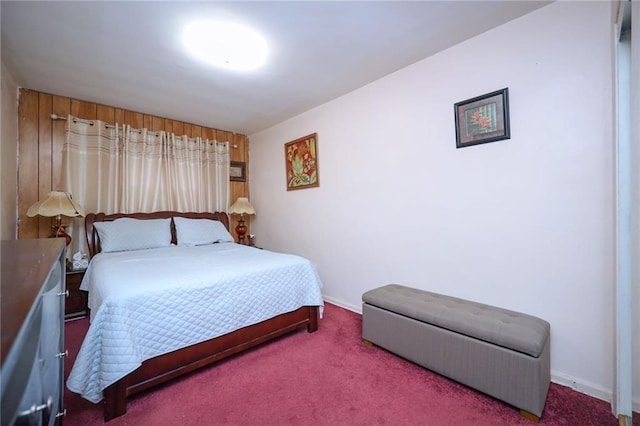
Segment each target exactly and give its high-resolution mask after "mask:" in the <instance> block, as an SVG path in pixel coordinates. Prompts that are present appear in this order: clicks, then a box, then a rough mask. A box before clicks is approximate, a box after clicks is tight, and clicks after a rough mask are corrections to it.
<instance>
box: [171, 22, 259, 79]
mask: <svg viewBox="0 0 640 426" xmlns="http://www.w3.org/2000/svg"><path fill="white" fill-rule="evenodd" d="M182 40H183V43H184V45H185V46H186V48H187V50H188V51H189V53H191V54H192V55H194V56H195V57H197V58H198V59H200V60H202V61H204V62H206V63H208V64H211V65H214V66H217V67H222V68H227V69H233V70H242V71H246V70H252V69H255V68H259V67H260V66H261V65H263V64H264V62H265V60H266V59H267V43H266V41H265V40H264V38H262V36H261V35H260V34H258V33H257V32H255V31H253V30H251V29H249V28H246V27H243V26H241V25H238V24H234V23H229V22H222V21H196V22H192V23H190V24H189V25H187V26H186V27H185V30H184V33H183V38H182Z"/></svg>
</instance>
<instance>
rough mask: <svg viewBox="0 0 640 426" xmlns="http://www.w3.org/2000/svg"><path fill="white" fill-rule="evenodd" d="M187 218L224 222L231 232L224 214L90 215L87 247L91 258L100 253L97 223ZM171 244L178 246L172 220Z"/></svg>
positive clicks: (86, 223) (88, 217)
mask: <svg viewBox="0 0 640 426" xmlns="http://www.w3.org/2000/svg"><path fill="white" fill-rule="evenodd" d="M176 216H178V217H186V218H189V219H212V220H218V221H220V222H222V223H223V224H224V226H225V228H227V230H229V216H227V214H226V213H224V212H213V213H182V212H169V211H165V212H153V213H114V214H104V213H89V214H87V216H86V217H85V218H84V231H85V233H86V235H87V245H88V247H89V256H90V257H93V256H94V255H96V254H97V253H100V250H101V248H100V237H99V236H98V231H97V230H96V229H95V228H94V227H93V224H94V223H95V222H109V221H112V220H116V219H120V218H123V217H129V218H132V219H168V218H171V219H173V218H174V217H176ZM171 242H172V243H173V244H176V242H177V239H176V226H175V223H174V222H173V220H171Z"/></svg>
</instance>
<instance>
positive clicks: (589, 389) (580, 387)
mask: <svg viewBox="0 0 640 426" xmlns="http://www.w3.org/2000/svg"><path fill="white" fill-rule="evenodd" d="M324 300H325V301H326V302H329V303H331V304H332V305H336V306H339V307H341V308H344V309H347V310H349V311H352V312H355V313H357V314H360V315H362V305H359V306H354V305H351V304H348V303H344V302H343V301H341V300H337V299H334V298H332V297H327V296H325V297H324ZM551 381H552V382H553V383H556V384H559V385H562V386H567V387H569V388H571V389H573V390H575V391H576V392H580V393H583V394H585V395H589V396H592V397H594V398H597V399H600V400H602V401H606V402H609V403H611V399H612V397H613V395H612V393H611V390H607V389H604V388H602V387H601V386H598V385H596V384H594V383H590V382H586V381H583V380H579V379H576V378H575V377H571V376H569V375H567V374H564V373H560V372H557V371H551ZM633 411H635V412H636V413H638V412H640V401H639V400H637V399H634V400H633Z"/></svg>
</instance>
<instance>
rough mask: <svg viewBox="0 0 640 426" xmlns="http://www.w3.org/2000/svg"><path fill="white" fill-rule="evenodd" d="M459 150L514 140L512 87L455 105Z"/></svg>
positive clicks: (457, 146)
mask: <svg viewBox="0 0 640 426" xmlns="http://www.w3.org/2000/svg"><path fill="white" fill-rule="evenodd" d="M454 109H455V124H456V148H464V147H467V146H473V145H479V144H483V143H488V142H496V141H500V140H504V139H510V138H511V133H510V128H509V88H504V89H500V90H496V91H495V92H491V93H487V94H485V95H481V96H476V97H475V98H471V99H467V100H464V101H461V102H457V103H456V104H454Z"/></svg>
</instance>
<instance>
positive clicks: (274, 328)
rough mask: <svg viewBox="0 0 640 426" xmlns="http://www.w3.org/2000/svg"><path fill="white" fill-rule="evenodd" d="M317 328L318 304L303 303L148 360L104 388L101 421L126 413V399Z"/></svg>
mask: <svg viewBox="0 0 640 426" xmlns="http://www.w3.org/2000/svg"><path fill="white" fill-rule="evenodd" d="M305 326H306V327H307V331H308V332H309V333H312V332H314V331H316V330H317V329H318V307H317V306H305V307H302V308H300V309H298V310H296V311H293V312H289V313H286V314H282V315H279V316H277V317H274V318H271V319H269V320H266V321H263V322H261V323H258V324H255V325H251V326H248V327H244V328H241V329H240V330H237V331H234V332H232V333H229V334H225V335H224V336H220V337H217V338H215V339H212V340H207V341H205V342H202V343H199V344H197V345H193V346H189V347H187V348H184V349H180V350H177V351H174V352H171V353H168V354H165V355H160V356H158V357H155V358H152V359H149V360H147V361H145V362H143V363H142V365H141V366H140V368H138V369H137V370H135V371H133V372H132V373H130V374H129V375H127V376H125V377H123V378H122V379H120V380H118V381H117V382H116V383H114V384H112V385H111V386H109V387H108V388H106V389H105V391H104V398H105V399H104V420H105V422H106V421H109V420H111V419H114V418H115V417H118V416H121V415H123V414H125V413H126V412H127V398H128V397H129V396H132V395H135V394H137V393H139V392H142V391H144V390H146V389H149V388H151V387H152V386H155V385H158V384H160V383H163V382H166V381H168V380H171V379H173V378H176V377H179V376H182V375H184V374H187V373H189V372H191V371H194V370H196V369H198V368H201V367H204V366H206V365H209V364H211V363H214V362H216V361H219V360H221V359H224V358H226V357H229V356H231V355H234V354H236V353H239V352H242V351H244V350H246V349H249V348H251V347H253V346H256V345H258V344H260V343H263V342H266V341H268V340H271V339H273V338H275V337H278V336H281V335H283V334H285V333H288V332H290V331H293V330H295V329H297V328H301V327H305Z"/></svg>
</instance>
